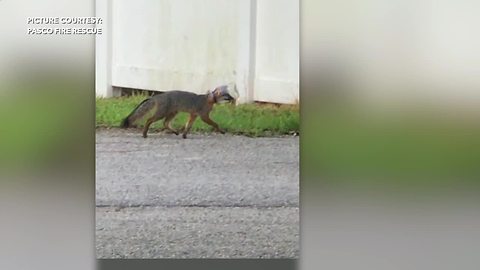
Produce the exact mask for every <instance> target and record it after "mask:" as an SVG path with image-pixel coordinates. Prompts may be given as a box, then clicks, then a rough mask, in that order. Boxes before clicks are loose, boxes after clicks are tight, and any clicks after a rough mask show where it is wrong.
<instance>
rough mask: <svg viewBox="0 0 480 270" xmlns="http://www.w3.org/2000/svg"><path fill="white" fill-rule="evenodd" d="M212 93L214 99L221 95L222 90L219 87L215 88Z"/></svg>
mask: <svg viewBox="0 0 480 270" xmlns="http://www.w3.org/2000/svg"><path fill="white" fill-rule="evenodd" d="M212 93H213V94H214V95H215V96H216V97H219V96H221V95H222V89H221V88H220V87H217V88H215V89H213V91H212Z"/></svg>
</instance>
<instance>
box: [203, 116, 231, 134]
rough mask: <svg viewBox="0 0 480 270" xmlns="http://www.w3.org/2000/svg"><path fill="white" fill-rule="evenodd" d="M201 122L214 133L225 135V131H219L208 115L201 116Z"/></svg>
mask: <svg viewBox="0 0 480 270" xmlns="http://www.w3.org/2000/svg"><path fill="white" fill-rule="evenodd" d="M201 118H202V120H203V122H205V123H207V124H209V125H210V126H212V127H213V128H214V129H215V130H216V131H218V132H220V133H222V134H225V131H224V130H223V129H221V128H220V127H219V126H218V124H217V123H215V122H214V121H213V120H212V119H210V116H209V115H208V114H205V115H202V116H201Z"/></svg>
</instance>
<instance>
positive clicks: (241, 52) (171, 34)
mask: <svg viewBox="0 0 480 270" xmlns="http://www.w3.org/2000/svg"><path fill="white" fill-rule="evenodd" d="M262 1H264V0H260V1H256V0H156V1H150V0H137V1H126V0H115V1H112V0H97V16H102V17H105V16H106V17H108V18H110V19H111V22H112V24H111V26H112V27H111V28H107V31H108V30H111V37H108V36H106V37H101V38H97V82H98V81H100V83H97V95H99V96H112V95H113V94H114V93H113V92H112V91H111V89H110V88H111V87H110V88H109V85H110V86H112V85H113V86H118V87H128V88H138V89H145V90H158V91H168V90H173V89H182V90H189V91H192V92H196V93H205V91H206V90H208V89H212V88H213V87H215V86H218V85H221V84H227V83H236V85H237V89H238V91H239V94H240V102H249V101H253V100H254V98H255V97H257V96H258V97H261V100H262V101H272V102H274V101H279V102H284V103H293V102H295V97H298V58H299V54H298V1H296V0H282V1H279V3H280V4H277V3H276V1H268V2H269V3H268V5H267V6H266V5H264V4H262V7H263V8H266V9H268V6H273V7H276V6H277V5H281V7H280V8H279V9H278V12H280V13H278V14H277V15H275V16H277V17H278V18H282V17H285V16H284V14H282V13H285V12H286V13H293V14H294V15H288V16H287V17H288V18H289V19H288V20H287V22H285V21H284V20H282V19H280V20H279V19H278V18H277V17H275V16H273V17H272V16H267V17H266V18H265V19H262V20H261V24H260V25H262V26H263V25H265V26H266V27H263V28H262V31H261V32H260V36H259V35H258V33H257V31H256V30H257V24H256V21H257V19H258V15H260V16H262V17H263V16H266V15H267V14H266V13H268V12H266V10H265V11H264V12H262V13H257V8H258V3H262ZM102 2H103V3H104V4H103V5H102V4H101V3H102ZM289 2H290V3H296V6H297V10H296V11H295V10H291V9H290V8H288V7H291V4H290V5H288V3H289ZM285 3H287V5H285ZM287 6H288V7H287ZM295 12H296V13H295ZM292 20H293V21H292ZM295 20H296V21H295ZM106 21H107V20H106ZM279 22H283V24H281V25H278V26H276V25H277V23H279ZM285 24H293V25H294V26H292V27H291V28H289V30H288V31H287V32H283V35H282V36H278V35H277V34H273V35H272V34H269V33H268V32H269V31H275V33H277V32H278V31H279V30H280V29H279V28H278V27H282V28H284V26H285ZM292 30H293V31H292ZM277 37H278V38H277ZM102 38H103V39H102ZM257 38H260V39H259V40H260V43H259V42H257ZM290 39H293V41H292V42H288V44H287V46H283V47H281V48H280V47H279V48H280V50H281V52H280V54H282V55H286V57H283V58H282V59H281V61H282V63H283V64H282V66H278V65H277V62H274V63H273V64H272V65H269V64H268V61H270V60H271V55H266V54H264V53H263V52H264V49H265V48H268V47H269V46H270V44H272V43H273V44H275V43H277V42H285V41H288V40H290ZM289 44H294V46H292V47H291V48H290V45H289ZM295 44H296V47H295ZM257 49H260V51H261V52H262V53H261V54H260V56H261V57H262V58H260V59H261V62H260V65H259V71H261V72H260V73H258V74H256V73H255V70H256V63H257V59H256V50H257ZM109 53H110V54H111V59H110V60H109V58H108V57H107V56H108V55H109ZM105 55H107V56H105ZM274 60H275V61H276V60H278V59H274ZM289 62H292V63H291V64H290V63H289ZM272 68H274V70H272V71H271V72H270V71H269V69H272ZM282 68H286V69H285V70H281V69H282ZM292 69H296V70H295V71H294V72H292V71H291V70H292ZM109 75H110V78H109V77H108V76H109ZM257 75H258V76H261V78H265V76H270V77H274V78H275V79H276V80H277V81H280V82H281V83H280V84H276V85H275V86H281V87H280V88H278V87H277V88H278V91H279V92H275V91H271V90H268V91H267V92H259V93H260V94H258V93H257V90H258V91H260V88H261V87H263V80H262V79H260V80H258V83H259V87H257V86H256V83H257V80H255V76H257ZM292 81H293V82H294V83H293V85H294V86H293V87H292ZM284 82H285V83H284ZM295 87H296V89H295ZM265 88H269V89H271V85H267V86H265ZM282 88H283V91H285V89H289V90H288V91H294V92H295V91H296V95H295V94H293V95H291V96H292V97H291V98H290V100H289V99H288V98H285V95H284V94H281V93H282ZM277 96H283V97H282V98H280V99H279V98H278V97H277Z"/></svg>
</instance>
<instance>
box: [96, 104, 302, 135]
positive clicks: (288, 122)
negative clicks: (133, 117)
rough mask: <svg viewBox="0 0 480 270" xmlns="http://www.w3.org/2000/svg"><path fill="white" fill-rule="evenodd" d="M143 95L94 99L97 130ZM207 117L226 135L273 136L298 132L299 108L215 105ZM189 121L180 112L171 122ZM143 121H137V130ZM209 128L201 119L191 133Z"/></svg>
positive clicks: (126, 111)
mask: <svg viewBox="0 0 480 270" xmlns="http://www.w3.org/2000/svg"><path fill="white" fill-rule="evenodd" d="M145 98H146V97H145V96H132V97H122V98H108V99H104V98H97V100H96V127H118V126H119V124H120V122H121V121H122V119H123V118H125V117H126V116H127V115H128V114H129V113H130V112H131V111H132V110H133V109H134V108H135V107H136V106H137V105H138V103H140V102H141V101H142V100H143V99H145ZM210 117H211V118H212V119H213V120H214V121H215V122H217V123H218V124H219V125H220V127H221V128H222V129H224V130H225V131H227V132H229V133H234V134H243V135H247V136H255V137H257V136H272V135H284V134H292V133H294V132H299V129H300V111H299V106H298V105H280V106H276V105H260V104H240V105H238V106H233V105H230V104H225V105H216V106H214V109H213V111H212V112H211V113H210ZM187 119H188V114H187V113H179V114H178V115H177V116H176V117H175V119H174V120H173V121H172V126H173V127H174V128H176V129H180V128H181V127H183V126H184V125H185V123H186V122H187ZM144 122H145V119H143V120H142V121H139V123H138V124H139V125H138V126H139V127H141V126H142V125H143V123H144ZM162 124H163V121H158V122H156V123H154V124H153V125H152V127H151V128H152V129H155V128H160V127H161V126H162ZM211 130H212V128H211V127H210V126H208V125H207V124H205V123H203V121H201V120H200V119H198V120H197V121H195V123H194V124H193V127H192V130H191V131H192V132H210V131H211Z"/></svg>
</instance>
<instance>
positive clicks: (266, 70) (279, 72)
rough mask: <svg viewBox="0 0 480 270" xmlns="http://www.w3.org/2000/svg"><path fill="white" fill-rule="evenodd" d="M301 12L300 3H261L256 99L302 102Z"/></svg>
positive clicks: (262, 0) (277, 0) (280, 0)
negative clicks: (300, 94)
mask: <svg viewBox="0 0 480 270" xmlns="http://www.w3.org/2000/svg"><path fill="white" fill-rule="evenodd" d="M299 12H300V11H299V2H298V1H292V0H260V1H258V3H257V27H256V56H255V91H254V99H255V100H258V101H267V102H276V103H293V102H298V101H299V91H298V89H299V54H300V52H299V31H300V29H299V19H300V18H299Z"/></svg>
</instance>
